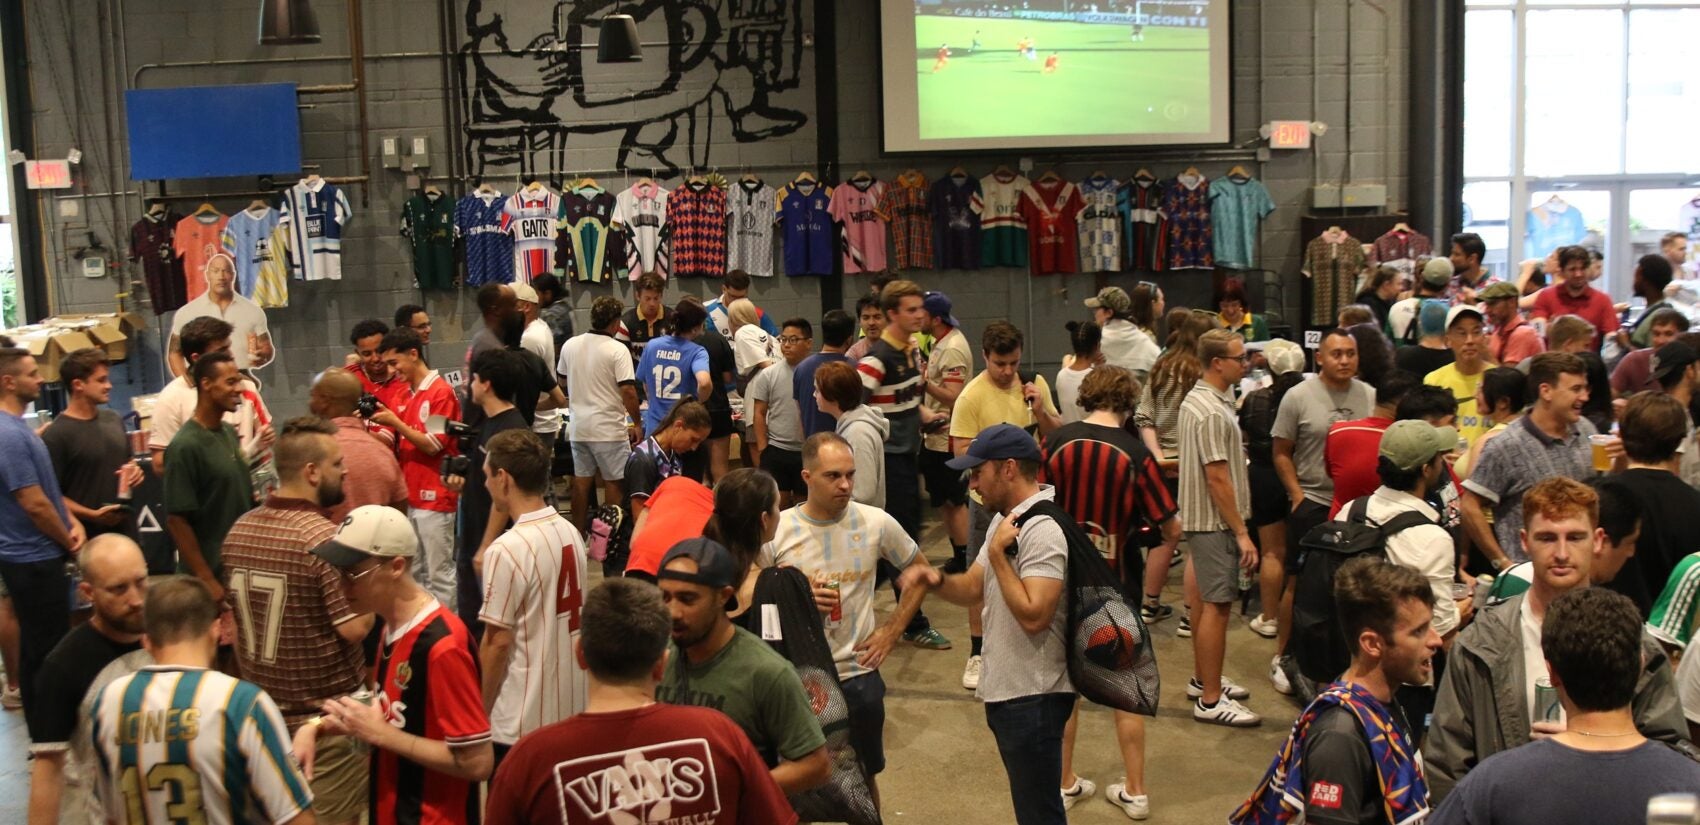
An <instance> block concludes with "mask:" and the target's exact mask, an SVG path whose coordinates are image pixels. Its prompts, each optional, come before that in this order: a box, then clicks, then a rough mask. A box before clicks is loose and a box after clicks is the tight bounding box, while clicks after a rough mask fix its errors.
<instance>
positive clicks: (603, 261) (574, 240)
mask: <svg viewBox="0 0 1700 825" xmlns="http://www.w3.org/2000/svg"><path fill="white" fill-rule="evenodd" d="M615 206H616V201H615V198H614V195H613V193H611V192H608V191H607V190H605V189H603V188H602V187H600V186H595V185H591V186H580V187H578V188H576V189H573V190H570V191H568V192H566V193H564V194H562V195H561V222H560V235H559V236H558V237H556V239H555V267H556V270H557V271H559V272H563V273H565V276H566V277H569V278H572V279H573V280H575V281H578V282H579V283H587V284H599V283H602V282H603V281H607V280H612V279H613V278H614V276H615V275H616V274H617V272H616V270H619V269H623V268H624V265H625V261H626V250H625V244H624V243H622V242H620V241H619V240H617V238H616V237H615V234H614V230H613V222H614V208H615Z"/></svg>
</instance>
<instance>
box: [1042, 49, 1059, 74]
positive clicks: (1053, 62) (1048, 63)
mask: <svg viewBox="0 0 1700 825" xmlns="http://www.w3.org/2000/svg"><path fill="white" fill-rule="evenodd" d="M1043 71H1044V73H1045V74H1055V73H1056V71H1057V53H1056V52H1051V55H1050V56H1049V57H1047V58H1045V68H1044V69H1043Z"/></svg>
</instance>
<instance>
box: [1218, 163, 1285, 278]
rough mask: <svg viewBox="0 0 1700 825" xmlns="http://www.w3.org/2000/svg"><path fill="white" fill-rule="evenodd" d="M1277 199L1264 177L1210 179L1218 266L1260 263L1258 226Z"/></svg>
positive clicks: (1241, 267)
mask: <svg viewBox="0 0 1700 825" xmlns="http://www.w3.org/2000/svg"><path fill="white" fill-rule="evenodd" d="M1274 211H1275V201H1274V200H1273V199H1272V198H1270V197H1269V189H1268V187H1265V186H1264V185H1263V181H1260V180H1256V179H1252V178H1247V179H1246V180H1235V179H1233V178H1217V179H1216V180H1214V181H1212V182H1211V183H1210V220H1211V233H1210V234H1211V237H1212V238H1213V239H1214V244H1215V250H1214V251H1215V255H1216V265H1217V266H1227V267H1233V268H1235V269H1250V268H1252V267H1254V266H1256V265H1257V227H1258V224H1260V223H1262V222H1263V219H1264V218H1267V217H1269V213H1270V212H1274Z"/></svg>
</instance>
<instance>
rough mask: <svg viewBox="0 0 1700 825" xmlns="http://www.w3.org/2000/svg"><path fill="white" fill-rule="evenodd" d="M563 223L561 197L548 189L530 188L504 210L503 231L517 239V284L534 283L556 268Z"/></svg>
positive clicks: (509, 199) (515, 274)
mask: <svg viewBox="0 0 1700 825" xmlns="http://www.w3.org/2000/svg"><path fill="white" fill-rule="evenodd" d="M560 219H561V196H560V195H557V194H555V193H554V192H552V191H550V190H549V189H548V188H547V187H542V186H539V187H537V188H535V189H533V188H530V187H527V188H525V189H521V190H520V191H518V192H515V193H514V194H513V197H510V198H508V202H507V205H506V206H503V207H502V231H503V232H506V233H508V234H509V235H511V236H513V239H514V281H515V282H517V283H522V284H526V283H531V279H532V278H535V277H537V276H539V275H542V274H543V273H545V272H549V271H552V270H553V269H554V268H555V262H554V257H555V235H556V229H557V226H558V222H559V221H560Z"/></svg>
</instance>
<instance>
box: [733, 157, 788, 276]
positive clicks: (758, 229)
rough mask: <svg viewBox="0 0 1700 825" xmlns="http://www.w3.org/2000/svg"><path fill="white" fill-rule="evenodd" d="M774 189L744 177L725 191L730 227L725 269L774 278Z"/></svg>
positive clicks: (754, 179)
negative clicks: (740, 270) (730, 221)
mask: <svg viewBox="0 0 1700 825" xmlns="http://www.w3.org/2000/svg"><path fill="white" fill-rule="evenodd" d="M774 197H775V196H774V192H773V187H771V186H768V185H767V184H765V183H763V182H762V181H761V179H759V178H755V177H745V178H744V179H743V180H740V181H738V182H737V183H734V184H732V188H730V189H728V190H726V211H727V213H729V214H730V216H731V220H732V225H731V227H730V228H729V229H728V230H727V232H726V268H727V269H729V270H730V269H742V270H744V271H745V272H748V273H750V274H751V275H754V276H756V277H758V278H771V277H773V222H774V219H775V218H776V215H775V214H774V211H773V205H774Z"/></svg>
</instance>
